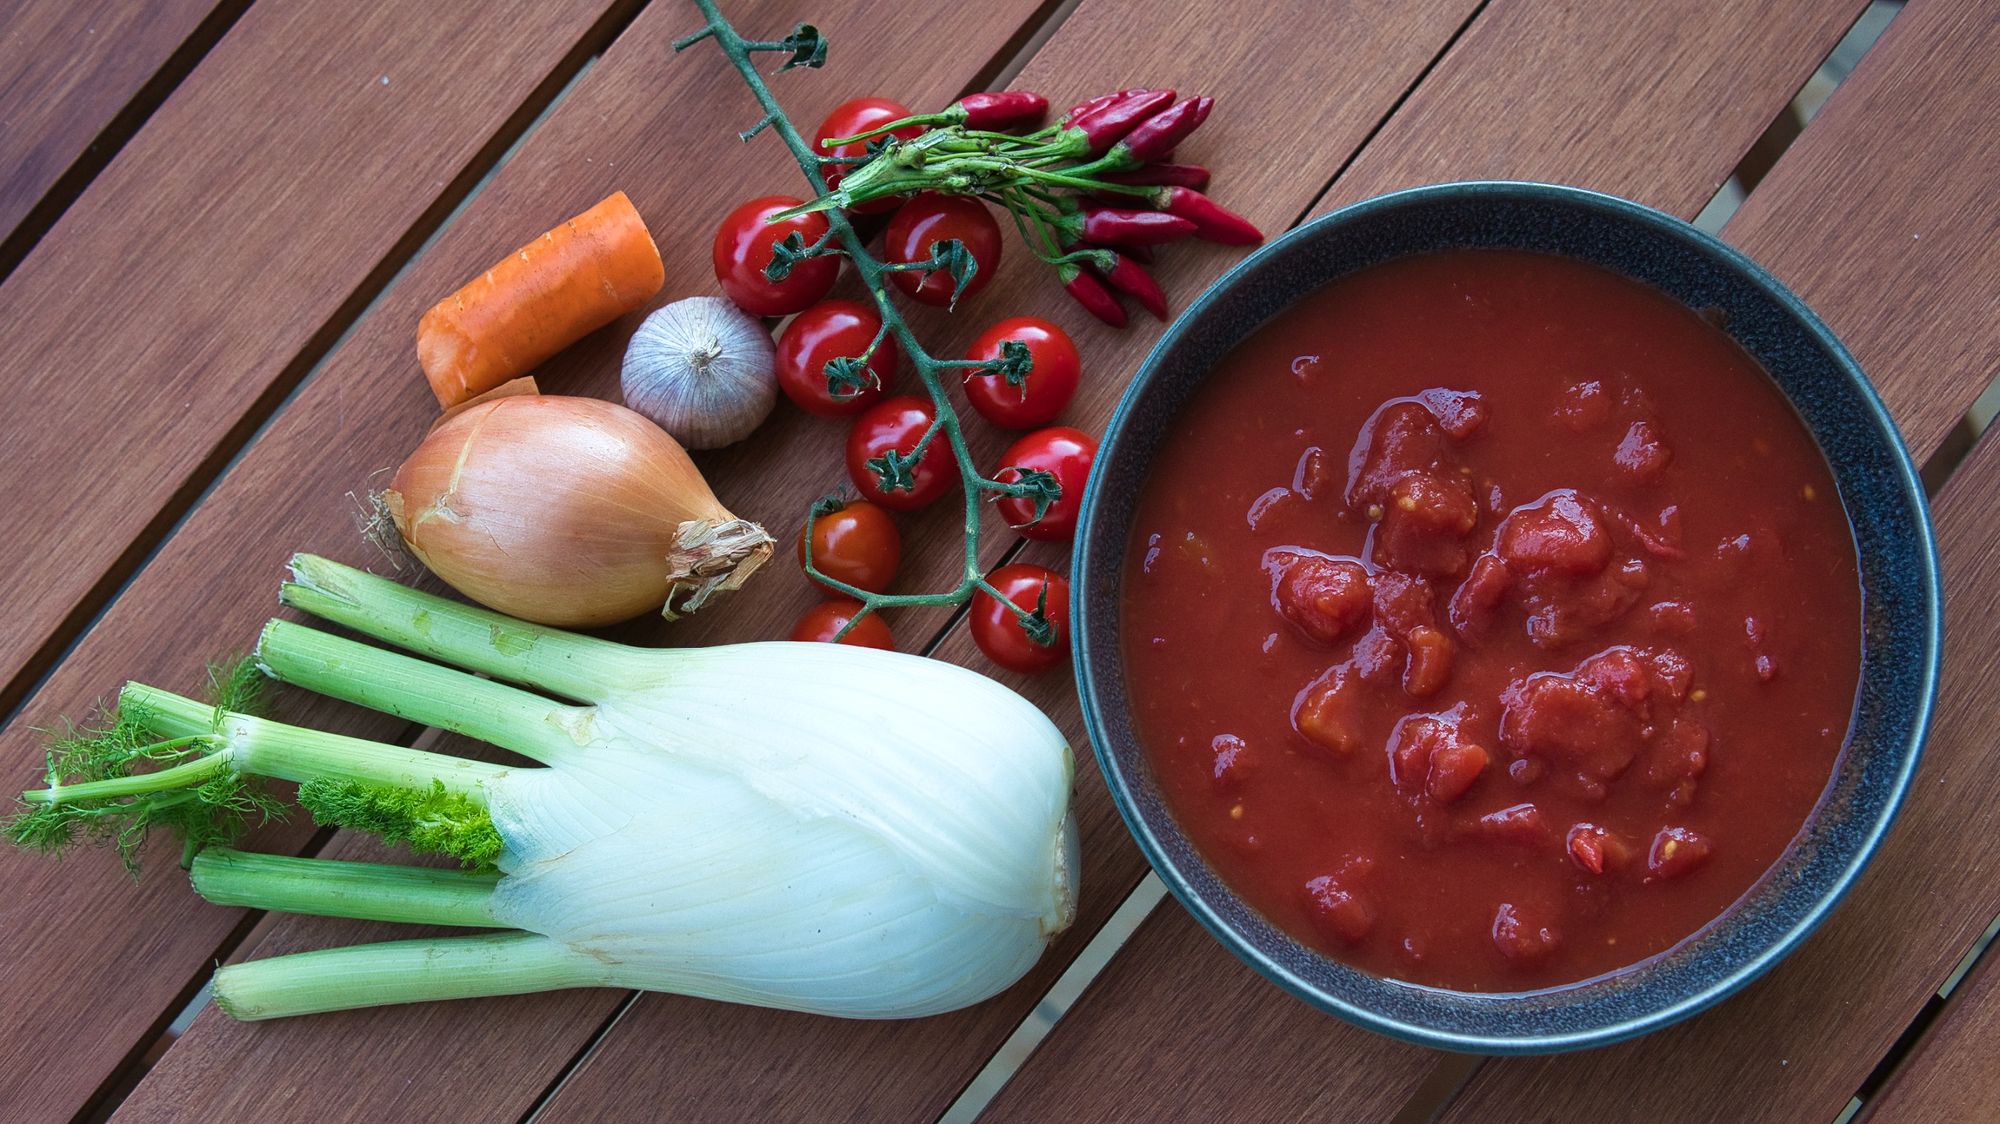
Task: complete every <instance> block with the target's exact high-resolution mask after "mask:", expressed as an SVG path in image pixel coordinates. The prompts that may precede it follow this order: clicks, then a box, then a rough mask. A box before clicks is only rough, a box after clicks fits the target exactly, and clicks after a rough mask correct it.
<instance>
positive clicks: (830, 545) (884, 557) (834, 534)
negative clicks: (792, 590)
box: [798, 500, 903, 593]
mask: <svg viewBox="0 0 2000 1124" xmlns="http://www.w3.org/2000/svg"><path fill="white" fill-rule="evenodd" d="M808 534H810V535H811V537H812V561H813V566H814V567H815V568H817V569H818V570H819V572H820V573H822V574H825V575H826V576H827V577H829V578H832V579H833V580H835V581H843V582H846V583H847V584H848V585H851V586H856V587H858V588H861V589H865V590H867V591H868V592H870V593H882V592H885V591H886V590H887V589H888V588H889V583H890V582H892V581H894V580H896V567H897V566H899V565H901V564H902V562H903V536H902V535H901V534H900V533H898V532H897V530H896V524H895V523H894V522H892V521H891V520H890V519H889V513H888V512H886V511H883V510H882V509H881V508H879V507H876V506H875V505H874V504H872V503H869V502H868V501H866V500H854V501H851V502H849V503H846V504H843V505H842V506H841V507H840V509H839V510H837V511H829V512H827V513H826V514H825V515H820V516H815V517H814V518H813V519H811V520H810V521H809V522H808V523H807V524H806V526H805V527H802V528H800V529H799V550H798V554H799V568H800V569H804V568H805V564H806V537H807V535H808Z"/></svg>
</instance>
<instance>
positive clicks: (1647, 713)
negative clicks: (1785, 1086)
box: [1122, 250, 1861, 991]
mask: <svg viewBox="0 0 2000 1124" xmlns="http://www.w3.org/2000/svg"><path fill="white" fill-rule="evenodd" d="M1836 496H1837V492H1836V490H1835V488H1834V484H1833V480H1832V477H1831V474H1830V472H1829V471H1828V469H1827V466H1826V463H1825V460H1824V459H1823V458H1822V456H1821V455H1820V453H1819V450H1818V448H1817V447H1816V446H1815V445H1814V443H1813V441H1812V439H1811V436H1810V435H1809V434H1808V433H1807V432H1806V430H1805V429H1804V427H1803V425H1802V423H1801V422H1800V421H1799V419H1798V418H1797V416H1796V415H1795V414H1794V413H1793V412H1792V410H1791V408H1790V407H1789V405H1788V404H1787V403H1786V402H1785V401H1784V399H1783V398H1782V397H1781V396H1780V395H1779V393H1778V392H1777V390H1776V389H1775V387H1773V385H1772V384H1771V382H1770V380H1769V379H1768V378H1767V377H1766V376H1765V374H1764V373H1763V371H1762V370H1761V369H1760V368H1759V367H1758V366H1757V364H1756V362H1755V361H1754V360H1753V359H1751V358H1750V356H1749V355H1747V354H1746V353H1745V352H1743V351H1742V350H1741V349H1740V348H1739V347H1737V345H1736V344H1735V343H1734V342H1733V341H1732V340H1731V339H1730V338H1729V337H1728V336H1727V335H1726V334H1725V333H1723V332H1722V331H1720V330H1719V329H1717V328H1716V327H1714V326H1713V325H1711V324H1709V323H1708V322H1706V321H1705V320H1703V319H1702V318H1701V317H1699V316H1697V315H1696V314H1695V313H1693V312H1691V311H1689V310H1688V309H1686V308H1685V307H1683V306H1681V305H1679V304H1677V303H1675V302H1674V301H1672V300H1671V299H1670V298H1668V297H1666V296H1665V295H1664V294H1661V293H1658V292H1656V291H1654V290H1652V289H1650V288H1648V287H1645V286H1643V285H1641V284H1639V283H1637V282H1634V281H1631V280H1627V279H1625V278H1622V277H1618V276H1615V275H1613V274H1611V273H1608V272H1606V271H1604V270H1602V269H1599V268H1597V267H1595V266H1591V265H1587V264H1583V263H1579V262H1575V261H1570V260H1565V259H1560V258H1555V257H1549V256H1544V255H1538V254H1529V253H1522V252H1514V251H1495V250H1472V251H1455V252H1450V253H1443V254H1433V255H1422V256H1418V257H1413V258H1406V259H1401V260H1398V261H1394V262H1390V263H1387V264H1383V265H1379V266H1375V267H1372V268H1370V269H1367V270H1364V271H1362V272H1360V273H1357V274H1355V275H1353V276H1351V277H1348V278H1345V279H1343V280H1341V281H1339V282H1336V283H1335V284H1333V285H1331V286H1329V287H1327V288H1326V289H1324V290H1322V291H1320V292H1318V293H1316V294H1313V295H1312V296H1310V297H1308V298H1306V299H1305V300H1303V301H1301V302H1300V304H1299V305H1297V306H1296V307H1294V308H1293V309H1291V310H1289V311H1288V312H1286V313H1284V314H1283V315H1281V316H1280V317H1278V318H1277V319H1276V320H1274V321H1273V322H1272V323H1270V324H1268V325H1266V326H1265V327H1263V328H1262V329H1260V330H1259V331H1258V332H1257V333H1256V334H1254V335H1253V336H1252V337H1251V338H1250V339H1249V340H1248V341H1246V342H1245V343H1244V344H1243V345H1242V346H1241V347H1239V348H1238V349H1237V350H1236V351H1235V352H1234V353H1233V354H1232V355H1231V356H1229V357H1228V358H1227V359H1226V360H1225V361H1224V362H1223V363H1222V365H1221V366H1220V368H1219V369H1218V370H1217V371H1216V372H1215V373H1214V374H1213V375H1212V376H1211V377H1210V378H1209V379H1208V381H1207V382H1206V384H1205V385H1204V386H1203V387H1202V389H1201V390H1200V392H1199V393H1198V394H1197V395H1196V397H1195V399H1194V400H1193V401H1192V402H1191V403H1190V404H1189V405H1188V406H1187V407H1186V409H1185V410H1184V411H1183V414H1182V415H1181V418H1180V420H1179V421H1178V422H1177V424H1176V427H1175V430H1174V431H1173V433H1172V435H1171V436H1170V438H1169V440H1168V443H1167V445H1166V447H1165V448H1164V449H1163V450H1162V452H1161V454H1160V457H1159V460H1158V462H1157V465H1156V468H1155V471H1154V474H1153V476H1152V478H1151V479H1150V480H1149V481H1148V483H1147V485H1146V487H1145V491H1144V493H1143V495H1142V496H1141V501H1140V508H1139V517H1138V520H1137V523H1136V526H1135V541H1134V543H1133V547H1132V549H1131V550H1130V551H1128V562H1127V570H1128V572H1127V573H1126V575H1125V579H1126V580H1125V585H1124V598H1125V600H1124V615H1123V626H1122V627H1123V630H1124V631H1123V641H1124V647H1125V658H1126V680H1127V683H1128V690H1129V693H1130V697H1131V701H1132V706H1133V709H1134V714H1135V718H1136V721H1137V724H1138V729H1139V731H1140V734H1141V737H1142V740H1143V742H1144V744H1145V747H1146V751H1147V753H1148V755H1149V758H1150V760H1151V762H1152V764H1153V766H1154V769H1155V771H1156V774H1157V776H1158V778H1159V781H1160V784H1161V787H1162V790H1163V791H1164V793H1165V795H1166V797H1167V800H1168V803H1169V805H1170V806H1171V808H1172V809H1173V812H1174V814H1175V817H1176V818H1177V820H1178V821H1179V822H1180V823H1181V825H1182V826H1183V827H1184V828H1185V829H1186V831H1187V832H1188V834H1189V836H1190V837H1191V838H1192V839H1193V840H1194V842H1195V844H1196V845H1197V847H1199V848H1200V849H1201V851H1202V853H1203V855H1204V856H1205V858H1206V859H1207V860H1208V861H1209V862H1210V863H1211V864H1213V865H1214V866H1215V867H1216V868H1217V870H1218V873H1220V874H1221V876H1222V877H1223V878H1224V879H1225V880H1226V881H1227V882H1228V883H1229V884H1230V885H1231V886H1232V887H1234V888H1235V889H1236V890H1237V891H1238V892H1239V893H1240V894H1242V895H1243V897H1244V898H1245V899H1246V900H1247V901H1249V902H1250V903H1251V904H1252V905H1253V906H1255V907H1257V908H1258V909H1260V910H1261V911H1262V912H1264V913H1265V914H1266V915H1267V916H1269V917H1270V918H1271V919H1272V920H1273V921H1274V922H1275V923H1277V924H1278V925H1279V926H1280V927H1281V928H1283V929H1285V930H1286V931H1288V932H1290V933H1292V934H1293V935H1294V936H1296V937H1297V938H1298V939H1300V940H1302V941H1304V942H1306V943H1307V944H1309V945H1312V946H1314V947H1316V948H1319V949H1321V950H1322V951H1324V952H1326V953H1328V954H1330V955H1332V956H1335V957H1338V958H1340V959H1342V960H1345V961H1347V962H1349V963H1352V964H1354V965H1357V966H1359V967H1361V968H1363V969H1365V970H1368V971H1370V972H1374V973H1377V974H1379V975H1383V976H1388V977H1392V978H1396V979H1402V980H1406V981H1410V982H1415V983H1421V984H1426V985H1431V986H1438V987H1446V988H1453V989H1459V990H1467V991H1517V990H1525V989H1531V988H1539V987H1549V986H1556V985H1560V984H1564V983H1570V982H1575V981H1579V980H1584V979H1588V978H1591V977H1595V976H1598V975H1602V974H1604V973H1607V972H1612V971H1615V970H1617V969H1620V968H1623V967H1626V966H1629V965H1632V964H1634V963H1637V962H1639V961H1641V960H1644V959H1647V958H1649V957H1651V956H1653V955H1656V954H1658V953H1660V952H1663V951H1665V950H1667V949H1669V948H1671V947H1673V946H1674V945H1675V944H1677V943H1679V942H1681V941H1683V940H1685V939H1686V938H1687V937H1689V936H1690V935H1692V934H1694V933H1695V932H1697V931H1699V930H1700V929H1701V928H1703V927H1704V926H1706V925H1707V924H1709V923H1710V922H1711V921H1713V920H1715V919H1716V918H1717V917H1718V916H1720V915H1721V914H1722V913H1723V912H1724V911H1726V910H1727V909H1728V908H1729V906H1730V904H1731V903H1732V902H1734V901H1735V900H1736V899H1737V898H1738V897H1740V896H1741V895H1742V894H1743V893H1744V892H1745V891H1746V890H1748V889H1750V887H1751V886H1752V885H1753V884H1754V883H1755V882H1756V881H1757V879H1758V878H1759V877H1760V876H1761V875H1762V874H1763V873H1764V872H1765V871H1766V870H1767V869H1768V868H1769V867H1770V866H1771V865H1772V863H1773V862H1775V861H1776V860H1777V859H1778V858H1779V857H1780V856H1781V855H1782V854H1783V852H1784V850H1785V848H1786V846H1787V845H1788V844H1789V843H1790V841H1791V840H1792V838H1793V836H1794V835H1795V834H1796V832H1797V831H1798V830H1799V828H1800V826H1801V825H1802V824H1803V823H1804V821H1805V819H1806V817H1807V816H1808V815H1809V814H1810V812H1811V811H1812V809H1813V807H1814V805H1815V803H1816V802H1817V801H1818V799H1819V797H1820V795H1821V793H1822V791H1823V790H1824V789H1825V787H1826V784H1827V781H1828V778H1829V776H1830V775H1831V773H1832V769H1833V766H1834V763H1835V760H1836V758H1837V757H1838V755H1839V753H1840V749H1841V745H1842V743H1843V740H1844V738H1845V734H1846V730H1847V725H1848V719H1849V715H1850V712H1851V709H1852V707H1853V702H1854V693H1855V686H1856V681H1857V678H1858V675H1859V662H1860V635H1861V630H1860V620H1861V611H1860V600H1859V581H1858V577H1857V571H1856V566H1855V559H1854V550H1853V541H1852V536H1851V534H1850V531H1849V528H1848V525H1847V522H1846V518H1845V515H1844V513H1843V511H1842V509H1841V507H1840V504H1839V501H1838V499H1837V498H1835V497H1836Z"/></svg>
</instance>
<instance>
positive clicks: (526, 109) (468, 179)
mask: <svg viewBox="0 0 2000 1124" xmlns="http://www.w3.org/2000/svg"><path fill="white" fill-rule="evenodd" d="M644 7H645V0H626V2H624V3H620V4H616V5H613V6H611V7H609V8H607V10H606V11H605V12H604V14H602V15H601V16H600V17H599V18H598V21H597V23H595V24H594V25H592V27H591V28H590V30H589V31H587V32H586V33H585V34H584V35H583V36H582V37H581V38H580V39H579V40H578V41H577V44H576V46H575V47H574V48H572V50H571V51H570V53H569V54H568V55H566V56H564V57H563V59H562V61H561V62H560V63H558V64H557V65H556V66H555V67H554V68H553V69H551V71H550V73H549V74H548V76H547V77H546V78H545V79H544V80H543V81H542V83H541V84H540V85H538V86H537V87H536V88H535V90H534V91H533V92H532V93H531V94H530V95H529V96H528V97H527V98H526V99H525V100H524V101H523V102H522V104H521V105H520V107H519V108H517V109H516V110H515V112H514V114H513V115H512V116H510V117H509V118H508V119H507V120H506V122H504V123H503V124H502V125H501V126H500V128H499V129H497V130H496V131H495V132H494V134H493V136H492V137H491V138H489V139H488V141H487V143H486V144H485V145H484V146H483V147H482V148H481V149H480V150H479V152H478V153H476V154H475V155H474V156H473V158H472V159H471V160H469V161H468V162H467V163H466V166H465V167H464V168H463V169H462V170H461V171H460V172H459V174H458V176H456V177H455V178H454V179H453V180H452V182H451V183H450V184H449V185H447V186H446V188H445V189H444V190H443V191H441V192H440V193H439V194H438V196H437V198H436V199H435V200H434V201H433V202H432V204H431V206H430V207H429V208H427V209H426V210H425V211H424V213H423V214H421V215H419V216H418V218H417V220H416V222H414V223H413V224H412V225H411V226H410V228H409V229H408V230H406V231H404V233H403V236H402V237H401V238H399V239H398V240H397V241H396V243H395V244H394V245H393V246H392V247H390V249H389V251H388V253H386V254H384V255H383V257H382V260H381V261H380V262H378V263H377V264H376V266H375V268H374V269H373V270H371V271H369V273H368V275H367V276H366V277H364V278H363V279H362V282H361V284H360V285H358V286H356V288H355V290H354V291H353V292H352V293H350V294H349V295H348V298H347V299H346V300H345V301H343V302H341V304H340V305H339V306H337V307H336V308H335V309H334V311H333V313H332V314H331V315H330V316H329V317H328V319H327V320H326V322H325V323H323V324H322V325H321V326H320V328H319V330H318V331H317V332H315V333H313V335H312V336H311V337H309V338H308V339H307V340H306V342H305V344H304V346H303V347H301V348H300V350H299V353H298V355H297V356H295V357H294V359H293V360H292V362H290V363H288V364H287V365H286V366H285V367H284V368H283V369H281V370H280V371H279V372H278V375H277V377H275V378H274V379H272V380H271V382H270V383H269V384H268V385H267V386H266V387H265V388H264V390H263V392H262V393H261V394H259V395H258V396H257V399H256V401H255V402H254V403H253V404H252V406H251V408H250V409H249V410H247V411H246V412H245V413H244V415H243V417H242V419H241V420H240V421H239V422H238V423H237V424H236V425H235V426H234V427H232V428H231V429H230V430H229V431H228V432H227V433H225V434H224V435H223V436H222V438H221V439H220V440H219V441H218V442H217V443H216V446H215V448H214V449H213V450H211V451H210V453H209V455H208V456H207V457H206V458H204V460H203V461H202V463H201V464H200V465H199V466H197V467H196V468H195V469H194V470H193V471H192V472H190V473H189V474H188V477H187V482H186V484H185V485H184V486H183V487H182V488H181V489H180V490H178V491H176V492H175V493H174V494H172V495H170V496H168V497H167V498H166V500H165V501H164V502H163V503H162V504H161V506H160V510H159V511H158V512H157V513H156V514H155V516H154V518H153V519H152V520H151V521H150V522H148V523H147V524H146V526H145V527H144V528H143V529H142V530H141V531H140V532H139V534H138V535H136V536H135V537H134V538H133V540H132V542H131V543H129V544H128V545H127V546H126V548H125V550H124V551H123V552H122V553H120V554H119V556H118V557H117V559H115V560H114V561H113V562H112V564H111V565H110V566H108V567H107V568H106V569H105V572H104V574H103V575H102V576H101V577H100V578H99V579H98V581H97V583H96V584H95V585H93V586H92V587H91V588H90V589H89V590H88V591H86V592H85V594H84V595H83V596H82V597H80V598H78V599H77V602H76V604H75V605H74V606H72V607H71V609H70V612H69V614H68V615H67V616H65V617H64V618H63V619H62V621H61V622H60V623H59V624H58V625H57V626H56V627H55V628H54V629H52V630H51V631H50V634H49V636H48V637H47V638H46V639H45V640H43V642H42V644H41V646H40V647H39V648H37V650H36V651H35V653H34V654H33V655H32V656H31V657H29V659H28V660H26V661H25V662H24V663H23V665H22V670H21V673H20V674H19V675H17V676H16V677H15V678H14V681H13V682H12V683H9V684H4V685H0V723H6V722H12V721H13V720H14V718H15V717H16V716H17V715H18V713H19V711H20V708H21V707H22V706H24V705H25V704H26V703H27V701H28V700H29V699H31V698H33V697H34V695H35V693H36V692H37V691H39V690H40V689H41V687H42V684H43V683H44V682H45V681H46V680H47V679H48V677H49V676H50V675H52V674H54V672H55V670H56V669H57V668H58V667H60V666H61V665H62V663H63V662H64V661H65V660H67V659H68V658H69V655H70V653H71V652H72V651H73V650H74V649H75V647H76V645H77V644H78V643H79V642H81V641H82V639H83V638H84V637H85V636H86V635H88V634H89V633H90V630H91V629H92V627H94V626H95V625H96V623H97V621H98V620H99V619H100V618H101V617H102V616H103V615H104V614H105V612H107V611H108V610H109V609H110V607H111V606H112V605H113V604H114V603H115V602H116V601H117V600H118V598H119V596H120V595H122V594H123V593H124V592H125V590H126V588H127V587H128V586H129V585H131V583H132V580H133V579H134V578H136V577H137V576H138V574H139V573H140V571H142V570H144V569H145V567H146V566H147V565H148V564H149V563H151V561H152V560H153V557H154V556H155V555H157V554H158V553H159V551H160V549H161V547H163V546H164V545H165V544H166V543H167V541H168V540H169V539H171V538H172V537H173V535H174V533H175V532H176V531H178V530H179V529H180V528H181V526H182V525H183V524H185V523H186V522H187V520H188V518H189V517H190V516H192V515H193V514H194V512H195V511H196V510H197V509H198V508H199V507H200V506H201V504H202V502H203V501H204V500H206V499H207V498H208V496H209V494H210V493H211V492H213V491H214V490H215V488H216V487H217V486H218V485H220V484H221V482H222V480H223V479H224V478H225V477H226V476H227V475H228V474H229V472H230V470H231V469H233V468H234V467H235V466H236V464H237V462H238V461H240V460H241V459H242V458H243V456H244V454H246V453H247V452H248V451H249V450H250V447H251V446H252V445H254V444H255V443H256V441H257V438H258V437H260V436H261V435H262V434H263V433H264V431H265V430H266V429H268V428H269V427H270V425H271V423H272V422H274V421H276V420H277V417H278V415H279V414H280V413H281V412H282V411H283V410H284V408H285V406H287V405H288V404H290V403H291V401H292V400H293V399H294V398H296V397H297V396H298V394H299V392H300V391H301V390H303V389H304V388H305V386H306V384H307V383H309V382H310V381H311V380H312V379H313V377H314V376H315V375H317V374H318V373H319V372H320V371H321V370H322V369H324V367H325V366H326V364H327V363H328V362H329V361H330V360H331V359H332V357H333V356H334V355H335V354H337V353H338V351H339V349H340V345H341V344H342V343H344V342H345V341H346V340H347V339H348V337H349V336H351V335H352V334H353V333H354V331H355V330H356V328H358V327H359V325H360V324H361V322H362V320H363V319H364V317H365V316H366V315H367V313H368V312H369V311H370V310H371V309H373V308H374V307H375V306H376V305H377V304H378V303H379V302H380V301H381V300H382V299H383V298H384V297H385V296H386V295H387V294H388V292H389V290H390V288H391V287H392V286H393V284H394V283H395V281H396V280H397V279H398V278H400V277H401V276H402V275H403V274H404V272H406V271H407V270H408V269H409V268H410V267H411V265H413V264H414V263H415V262H416V260H417V259H418V257H420V256H421V255H422V253H423V252H424V251H425V250H426V249H428V248H429V247H430V246H431V244H432V243H434V242H435V241H436V240H437V239H438V238H439V237H441V236H442V235H443V233H444V231H445V230H447V229H448V228H449V227H450V225H451V223H452V221H453V220H454V219H456V218H457V217H458V215H459V214H460V213H461V212H462V211H464V210H465V208H466V207H467V206H468V205H469V204H470V203H471V202H472V200H473V199H474V198H476V197H477V196H478V194H479V193H480V191H482V190H483V189H484V188H485V186H486V184H487V183H488V182H490V181H491V179H492V177H493V175H494V173H495V172H496V171H498V170H499V168H501V167H502V166H503V165H505V164H506V162H507V161H508V159H510V158H511V157H512V156H513V154H514V153H515V152H516V151H518V150H519V148H520V147H521V145H522V143H523V142H525V141H526V140H527V138H528V137H529V136H531V135H532V134H533V133H534V132H535V130H536V129H537V128H539V127H540V125H541V123H542V122H543V121H544V120H546V119H547V117H548V116H549V114H550V113H551V112H552V111H553V110H554V109H555V107H556V106H557V105H558V104H560V103H561V102H562V101H563V99H564V98H566V97H567V96H568V94H569V92H570V91H571V90H572V89H574V88H575V87H576V84H577V82H578V81H579V80H580V79H581V78H582V77H583V76H584V74H586V73H588V72H589V70H590V68H591V66H592V64H594V63H595V62H596V60H597V57H598V56H599V55H601V54H602V53H603V52H604V50H605V48H607V47H609V46H610V45H611V43H612V42H614V41H615V40H616V39H617V38H618V36H619V35H621V34H622V33H623V32H624V30H625V28H626V26H627V25H629V24H630V23H631V22H632V20H633V19H634V18H636V17H637V16H638V14H639V12H640V11H641V10H642V9H643V8H644Z"/></svg>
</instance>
